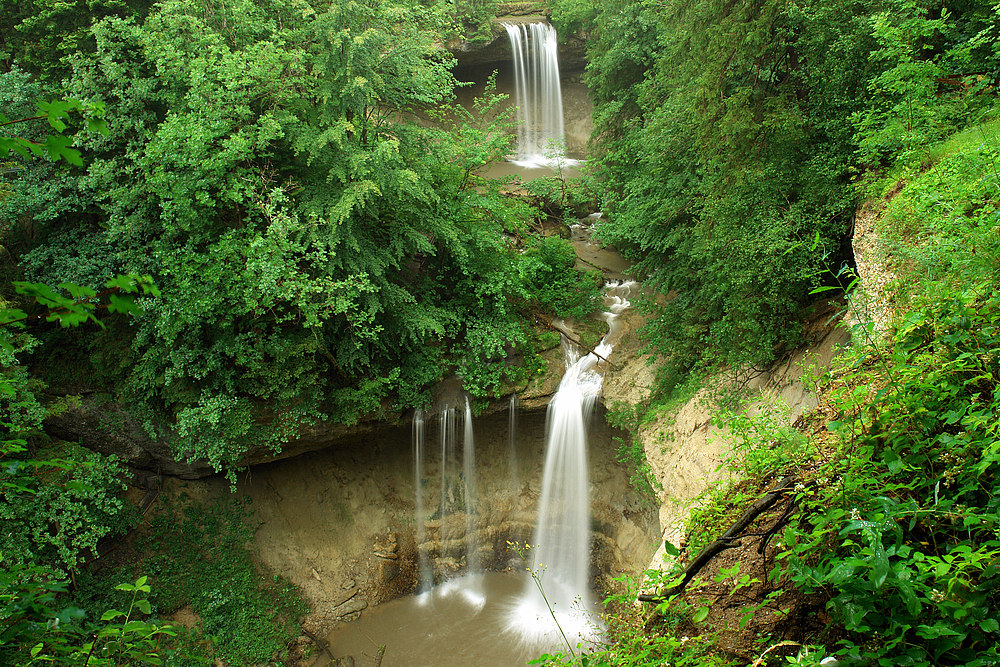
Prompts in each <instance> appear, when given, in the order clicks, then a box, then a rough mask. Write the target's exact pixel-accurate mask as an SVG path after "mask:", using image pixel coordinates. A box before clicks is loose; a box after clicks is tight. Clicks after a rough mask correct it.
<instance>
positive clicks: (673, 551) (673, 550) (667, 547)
mask: <svg viewBox="0 0 1000 667" xmlns="http://www.w3.org/2000/svg"><path fill="white" fill-rule="evenodd" d="M663 550H664V551H665V552H666V553H667V555H668V556H674V557H677V556H680V555H681V550H680V549H678V548H677V547H675V546H674V545H673V544H671V542H670V540H666V541H664V543H663Z"/></svg>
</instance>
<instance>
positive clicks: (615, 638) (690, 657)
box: [529, 579, 734, 667]
mask: <svg viewBox="0 0 1000 667" xmlns="http://www.w3.org/2000/svg"><path fill="white" fill-rule="evenodd" d="M619 581H620V583H621V584H622V590H621V591H620V592H618V593H616V594H613V595H611V596H610V597H609V598H608V599H607V600H605V601H604V603H605V605H611V606H612V607H613V608H615V609H616V610H617V611H616V613H614V614H612V615H611V616H610V617H609V618H608V621H609V625H608V629H607V640H606V643H600V644H598V645H597V646H596V647H594V648H593V649H592V650H589V651H586V652H582V653H580V654H578V655H573V654H570V655H566V654H564V653H562V652H556V653H551V654H549V653H546V654H544V655H542V656H541V657H539V658H538V659H537V660H533V661H532V662H530V663H529V664H535V665H580V666H581V667H644V666H646V665H684V666H691V667H694V666H696V665H697V666H699V667H701V666H705V667H722V666H723V665H730V664H734V663H732V662H731V661H729V660H726V659H725V658H723V657H720V656H718V655H716V654H714V652H713V651H712V643H711V641H710V638H709V637H686V636H681V637H677V636H676V633H675V632H674V631H675V630H676V629H677V628H678V627H679V624H680V623H681V622H682V620H686V617H685V616H682V615H678V614H673V615H669V616H668V617H667V618H666V620H665V622H664V624H663V626H662V627H661V628H660V631H659V632H655V633H650V632H647V631H646V629H645V628H644V627H643V619H642V618H641V613H640V612H639V611H638V610H637V609H636V607H635V605H634V600H635V597H636V595H637V594H638V591H637V588H636V585H635V584H636V582H635V581H634V580H629V579H622V580H619Z"/></svg>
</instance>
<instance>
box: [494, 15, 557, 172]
mask: <svg viewBox="0 0 1000 667" xmlns="http://www.w3.org/2000/svg"><path fill="white" fill-rule="evenodd" d="M505 27H506V28H507V36H508V37H509V38H510V50H511V53H512V54H513V59H514V103H515V104H516V105H517V121H518V130H517V155H516V156H515V158H514V159H513V160H512V161H513V162H515V163H516V164H519V165H521V166H525V167H541V166H551V165H558V164H565V163H566V154H565V145H564V136H563V135H564V131H563V107H562V87H561V85H560V83H559V52H558V41H557V39H556V29H555V28H554V27H552V26H551V25H549V24H548V23H529V24H520V25H507V26H505Z"/></svg>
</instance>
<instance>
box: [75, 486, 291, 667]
mask: <svg viewBox="0 0 1000 667" xmlns="http://www.w3.org/2000/svg"><path fill="white" fill-rule="evenodd" d="M252 537H253V530H252V528H251V523H250V515H249V510H248V508H247V507H246V501H245V500H244V499H232V500H226V501H221V500H220V501H218V502H216V503H215V504H202V503H194V502H192V503H184V502H183V499H182V502H179V503H172V504H167V505H165V506H164V507H162V508H161V510H160V511H159V512H158V513H157V514H156V515H155V516H153V517H152V518H151V519H150V520H149V525H148V530H147V531H146V533H145V534H144V535H143V536H142V537H140V538H139V539H138V543H137V545H136V546H137V550H138V559H137V562H134V563H130V564H129V565H128V566H125V567H122V568H120V569H119V570H117V571H115V572H113V573H111V575H110V577H109V576H108V575H105V576H104V577H101V578H92V577H88V578H84V579H83V580H82V581H81V582H80V584H81V586H80V592H79V594H78V601H79V603H80V604H81V606H84V607H87V608H94V609H101V608H106V607H107V606H109V605H110V606H114V605H121V604H122V603H123V602H122V600H120V599H119V598H120V594H114V593H113V594H112V597H111V598H110V599H109V598H108V597H107V594H106V593H104V591H107V590H108V587H107V586H106V585H104V584H105V583H106V580H109V579H110V578H114V577H118V578H121V577H126V578H127V576H129V575H128V573H130V572H143V573H145V574H147V575H148V577H149V581H150V583H151V585H152V591H151V593H150V595H149V601H150V603H151V605H152V610H153V612H154V613H155V614H157V615H159V616H164V617H166V616H170V615H172V614H175V613H176V612H177V611H179V610H181V609H182V608H185V607H190V610H191V611H192V612H193V613H194V615H195V616H196V617H197V618H198V619H199V621H200V622H199V624H198V627H197V629H191V630H188V631H186V632H182V633H181V635H180V637H179V639H178V642H179V643H181V644H182V645H183V646H185V647H186V650H185V651H184V653H185V654H187V655H189V656H193V657H190V658H187V659H185V660H179V659H175V661H174V663H173V664H185V665H186V664H204V663H205V661H206V660H208V661H212V660H218V661H222V663H224V664H227V665H249V664H283V663H284V662H285V661H286V659H287V658H288V657H289V656H288V653H287V651H288V646H289V645H290V644H291V642H292V641H293V640H294V639H295V638H296V637H298V635H299V620H300V619H301V617H302V616H303V615H304V614H305V613H306V611H307V609H306V606H305V603H304V601H303V600H302V598H301V595H300V594H299V592H298V590H297V589H296V588H295V587H294V586H293V585H292V584H291V583H290V582H288V581H287V580H285V579H283V578H281V577H278V576H275V575H269V574H267V573H263V572H261V571H260V569H259V567H258V566H257V565H256V564H255V563H254V562H253V559H252V556H251V553H250V550H249V549H248V543H249V541H250V540H251V539H252ZM199 655H200V656H204V657H198V656H199Z"/></svg>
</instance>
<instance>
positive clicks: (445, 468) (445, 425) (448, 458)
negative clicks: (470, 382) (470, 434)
mask: <svg viewBox="0 0 1000 667" xmlns="http://www.w3.org/2000/svg"><path fill="white" fill-rule="evenodd" d="M438 427H439V429H440V439H441V499H440V502H441V505H440V508H439V519H440V521H439V522H438V523H439V525H440V533H441V544H442V545H445V544H447V543H449V542H450V541H451V540H452V539H453V535H452V530H451V522H450V521H448V517H449V516H450V515H451V508H452V506H453V505H454V503H455V489H454V485H453V484H450V482H451V479H452V477H453V475H449V470H450V469H452V468H454V467H455V408H451V407H448V406H445V407H444V409H442V410H441V412H440V413H439V414H438Z"/></svg>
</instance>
